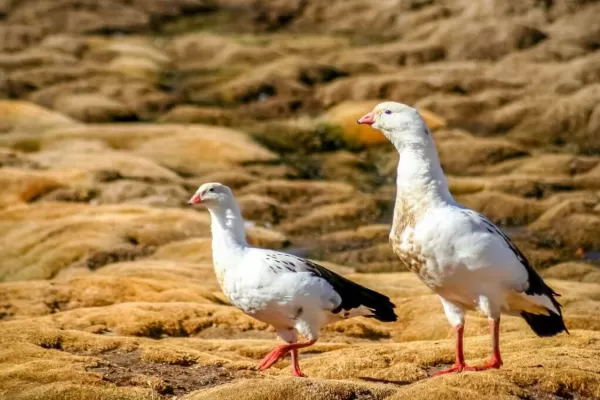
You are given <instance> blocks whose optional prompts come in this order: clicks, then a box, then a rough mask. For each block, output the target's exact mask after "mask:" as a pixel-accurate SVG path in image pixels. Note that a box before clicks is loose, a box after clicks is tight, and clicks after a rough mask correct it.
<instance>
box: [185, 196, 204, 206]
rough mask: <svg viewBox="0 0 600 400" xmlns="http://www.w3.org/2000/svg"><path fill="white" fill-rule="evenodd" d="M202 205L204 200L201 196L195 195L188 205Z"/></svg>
mask: <svg viewBox="0 0 600 400" xmlns="http://www.w3.org/2000/svg"><path fill="white" fill-rule="evenodd" d="M200 203H202V199H201V198H200V196H199V195H198V194H195V195H193V196H192V198H191V199H190V201H188V204H200Z"/></svg>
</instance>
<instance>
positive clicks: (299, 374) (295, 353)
mask: <svg viewBox="0 0 600 400" xmlns="http://www.w3.org/2000/svg"><path fill="white" fill-rule="evenodd" d="M292 374H293V375H294V376H297V377H300V378H302V377H304V376H306V375H304V374H303V373H302V371H300V365H299V364H298V350H296V349H294V350H292Z"/></svg>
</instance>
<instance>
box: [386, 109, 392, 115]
mask: <svg viewBox="0 0 600 400" xmlns="http://www.w3.org/2000/svg"><path fill="white" fill-rule="evenodd" d="M384 113H386V114H391V113H392V111H391V110H385V111H384Z"/></svg>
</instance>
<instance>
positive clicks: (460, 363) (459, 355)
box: [433, 325, 475, 376]
mask: <svg viewBox="0 0 600 400" xmlns="http://www.w3.org/2000/svg"><path fill="white" fill-rule="evenodd" d="M464 330H465V327H464V326H463V325H458V326H457V327H456V362H455V363H454V365H453V366H452V367H450V368H448V369H443V370H441V371H438V372H436V373H434V374H433V376H440V375H446V374H451V373H455V372H463V371H474V370H475V368H473V367H470V366H468V365H467V364H466V363H465V354H464V351H463V336H464Z"/></svg>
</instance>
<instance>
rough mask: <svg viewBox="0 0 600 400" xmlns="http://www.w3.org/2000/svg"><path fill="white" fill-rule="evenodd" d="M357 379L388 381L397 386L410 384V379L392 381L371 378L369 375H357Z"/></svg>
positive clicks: (378, 381) (377, 381)
mask: <svg viewBox="0 0 600 400" xmlns="http://www.w3.org/2000/svg"><path fill="white" fill-rule="evenodd" d="M358 379H361V380H363V381H367V382H376V383H390V384H392V385H398V386H406V385H410V384H411V383H412V382H410V381H393V380H389V379H379V378H371V377H369V376H359V377H358Z"/></svg>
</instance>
